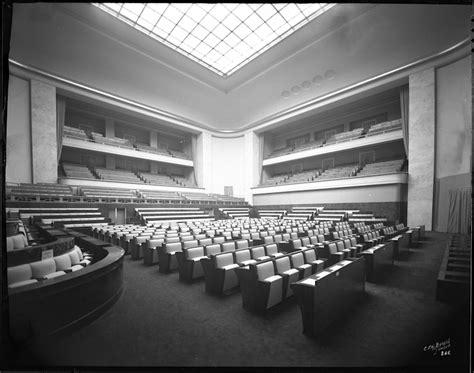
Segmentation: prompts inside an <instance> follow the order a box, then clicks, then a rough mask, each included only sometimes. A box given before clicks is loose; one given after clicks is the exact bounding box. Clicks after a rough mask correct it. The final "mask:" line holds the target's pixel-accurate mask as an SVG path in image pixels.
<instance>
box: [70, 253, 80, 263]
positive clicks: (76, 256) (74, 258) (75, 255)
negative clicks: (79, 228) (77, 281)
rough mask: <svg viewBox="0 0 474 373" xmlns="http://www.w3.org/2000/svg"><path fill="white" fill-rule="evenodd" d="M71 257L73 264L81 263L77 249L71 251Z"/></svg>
mask: <svg viewBox="0 0 474 373" xmlns="http://www.w3.org/2000/svg"><path fill="white" fill-rule="evenodd" d="M69 257H70V258H71V264H72V265H76V264H79V262H80V259H79V254H78V253H77V252H76V251H71V252H70V253H69Z"/></svg>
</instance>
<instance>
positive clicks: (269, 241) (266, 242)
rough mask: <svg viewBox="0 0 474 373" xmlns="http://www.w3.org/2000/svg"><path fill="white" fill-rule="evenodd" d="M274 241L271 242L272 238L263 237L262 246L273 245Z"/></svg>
mask: <svg viewBox="0 0 474 373" xmlns="http://www.w3.org/2000/svg"><path fill="white" fill-rule="evenodd" d="M273 242H274V240H273V236H265V237H263V244H264V245H268V244H271V243H273Z"/></svg>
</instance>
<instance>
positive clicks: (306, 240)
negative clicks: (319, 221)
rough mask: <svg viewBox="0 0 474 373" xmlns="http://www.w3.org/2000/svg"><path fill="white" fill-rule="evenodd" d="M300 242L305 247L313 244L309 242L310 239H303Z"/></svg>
mask: <svg viewBox="0 0 474 373" xmlns="http://www.w3.org/2000/svg"><path fill="white" fill-rule="evenodd" d="M300 240H301V245H303V246H306V245H309V244H310V243H311V241H310V240H309V237H301V238H300Z"/></svg>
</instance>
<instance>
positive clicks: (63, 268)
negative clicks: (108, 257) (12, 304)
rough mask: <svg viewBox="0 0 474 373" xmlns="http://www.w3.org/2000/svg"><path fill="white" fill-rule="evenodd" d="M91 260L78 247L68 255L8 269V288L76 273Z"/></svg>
mask: <svg viewBox="0 0 474 373" xmlns="http://www.w3.org/2000/svg"><path fill="white" fill-rule="evenodd" d="M91 259H92V257H90V256H89V255H86V254H84V253H83V252H82V250H81V249H80V248H79V247H78V246H74V248H73V249H72V250H71V251H69V252H68V253H65V254H62V255H58V256H55V257H54V258H49V259H44V260H40V261H36V262H32V263H27V264H21V265H17V266H12V267H8V268H7V273H8V288H9V289H14V288H18V287H21V286H25V285H30V284H34V283H37V282H38V281H47V280H50V279H53V278H56V277H59V276H63V275H65V274H66V273H69V272H76V271H78V270H81V269H82V268H84V267H86V266H87V265H89V264H91V263H92V261H91Z"/></svg>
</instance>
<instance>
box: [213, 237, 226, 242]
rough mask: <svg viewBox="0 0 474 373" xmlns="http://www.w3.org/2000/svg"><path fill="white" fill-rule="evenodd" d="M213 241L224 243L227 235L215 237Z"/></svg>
mask: <svg viewBox="0 0 474 373" xmlns="http://www.w3.org/2000/svg"><path fill="white" fill-rule="evenodd" d="M212 242H213V243H222V242H225V237H224V236H218V237H213V239H212Z"/></svg>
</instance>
